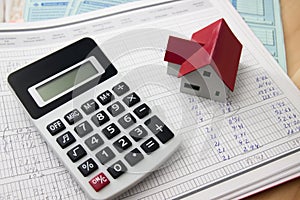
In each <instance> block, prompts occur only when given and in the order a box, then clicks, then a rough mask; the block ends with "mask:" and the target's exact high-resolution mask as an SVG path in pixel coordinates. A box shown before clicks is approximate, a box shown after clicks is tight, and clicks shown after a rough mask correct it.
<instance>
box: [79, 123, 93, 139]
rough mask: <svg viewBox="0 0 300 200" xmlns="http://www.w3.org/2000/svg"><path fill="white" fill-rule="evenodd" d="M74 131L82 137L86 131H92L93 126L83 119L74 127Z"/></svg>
mask: <svg viewBox="0 0 300 200" xmlns="http://www.w3.org/2000/svg"><path fill="white" fill-rule="evenodd" d="M74 131H75V132H76V133H77V135H78V136H79V137H83V136H85V135H87V134H88V133H90V132H92V131H93V128H92V126H91V125H90V124H89V123H88V122H87V121H84V122H82V123H81V124H79V125H78V126H76V127H75V128H74Z"/></svg>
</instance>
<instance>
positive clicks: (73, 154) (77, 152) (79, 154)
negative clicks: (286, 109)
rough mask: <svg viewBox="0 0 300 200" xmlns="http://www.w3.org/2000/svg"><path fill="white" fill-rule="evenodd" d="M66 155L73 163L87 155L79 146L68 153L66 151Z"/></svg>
mask: <svg viewBox="0 0 300 200" xmlns="http://www.w3.org/2000/svg"><path fill="white" fill-rule="evenodd" d="M67 154H68V156H69V158H70V159H71V160H72V161H73V162H76V161H78V160H80V159H81V158H83V157H84V156H86V154H87V153H86V151H85V150H84V148H83V147H82V146H81V145H80V144H79V145H77V146H75V147H74V148H73V149H71V150H70V151H68V153H67Z"/></svg>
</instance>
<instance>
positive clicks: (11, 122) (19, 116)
mask: <svg viewBox="0 0 300 200" xmlns="http://www.w3.org/2000/svg"><path fill="white" fill-rule="evenodd" d="M0 103H1V104H0V107H1V108H2V109H1V110H0V118H2V119H3V121H1V122H0V127H1V130H0V131H3V130H16V129H18V128H19V127H32V124H31V122H30V121H29V119H28V117H27V116H26V115H25V113H24V111H23V109H22V108H21V107H20V106H19V104H18V103H17V101H16V99H15V97H13V96H11V95H6V96H1V97H0Z"/></svg>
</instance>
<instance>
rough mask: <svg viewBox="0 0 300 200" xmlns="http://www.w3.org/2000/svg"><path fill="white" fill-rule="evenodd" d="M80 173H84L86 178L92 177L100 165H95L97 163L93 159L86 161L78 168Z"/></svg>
mask: <svg viewBox="0 0 300 200" xmlns="http://www.w3.org/2000/svg"><path fill="white" fill-rule="evenodd" d="M78 169H79V171H80V172H81V173H82V175H83V176H84V177H86V176H88V175H90V174H91V173H93V172H94V171H95V170H97V169H98V165H97V164H96V163H95V161H94V160H93V159H91V158H89V159H88V160H86V161H84V162H83V163H82V164H81V165H79V167H78Z"/></svg>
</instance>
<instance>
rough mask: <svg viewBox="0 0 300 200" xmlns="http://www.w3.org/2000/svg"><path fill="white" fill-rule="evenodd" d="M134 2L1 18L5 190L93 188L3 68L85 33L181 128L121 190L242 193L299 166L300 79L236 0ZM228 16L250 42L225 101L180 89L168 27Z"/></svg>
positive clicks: (52, 192) (51, 192) (52, 194)
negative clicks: (4, 21)
mask: <svg viewBox="0 0 300 200" xmlns="http://www.w3.org/2000/svg"><path fill="white" fill-rule="evenodd" d="M131 5H132V6H133V7H130V8H127V7H126V6H125V5H121V6H119V7H115V8H111V9H107V10H105V11H103V13H102V14H101V15H99V13H97V12H92V13H89V14H84V15H82V16H74V17H71V18H66V19H64V20H62V19H60V20H53V21H48V23H47V24H45V23H43V22H41V23H27V24H24V25H23V26H20V25H5V26H3V25H2V26H0V30H1V31H0V66H1V67H0V76H1V79H0V199H85V198H86V196H85V195H84V194H83V192H82V191H81V190H80V188H79V187H78V186H77V184H76V182H75V181H74V180H72V178H71V177H70V176H69V174H68V172H67V171H66V170H65V168H64V167H63V166H62V165H61V163H60V162H59V161H58V160H57V158H56V157H55V156H54V155H53V153H52V151H51V150H50V149H48V147H47V145H46V143H45V141H43V140H42V139H41V138H40V135H39V133H38V132H37V131H36V130H35V128H34V127H33V126H32V124H31V123H30V121H29V119H28V118H27V116H25V114H24V112H23V110H22V109H21V107H20V105H19V104H18V103H17V102H16V100H15V99H14V98H13V96H12V95H11V93H10V92H9V90H8V88H7V82H6V76H7V74H8V73H9V72H11V71H13V70H15V69H17V68H20V67H22V66H24V65H25V64H26V63H29V62H32V61H34V60H36V59H38V58H40V57H42V56H44V55H46V54H48V53H50V52H53V51H54V50H56V49H58V48H60V47H63V46H64V45H67V44H70V43H71V42H73V41H75V40H78V39H80V38H82V37H87V36H89V37H92V38H94V39H95V40H96V41H97V42H98V43H99V44H100V46H101V47H102V49H103V50H104V52H105V53H106V54H107V56H108V57H109V58H110V59H111V60H112V61H113V62H114V64H115V65H116V67H117V68H118V70H119V71H120V72H121V73H122V74H123V75H124V76H125V77H127V78H128V77H130V78H131V80H132V82H133V83H137V84H138V83H142V82H145V81H146V82H147V81H148V82H149V83H152V84H149V85H148V86H147V87H141V88H140V89H139V91H138V92H139V93H141V94H142V95H143V96H146V98H147V100H148V101H149V104H151V105H152V106H160V107H162V108H164V110H165V112H164V114H165V116H166V119H167V120H168V121H169V123H171V124H172V125H173V126H174V127H175V130H176V133H177V134H182V136H183V144H182V147H181V148H180V149H179V151H178V152H177V153H176V154H175V155H174V157H173V158H172V159H170V160H169V161H168V162H167V163H166V164H165V165H164V166H162V167H161V169H160V170H158V171H155V172H154V173H152V174H151V175H150V176H149V177H148V178H147V179H145V180H144V181H143V182H142V183H140V184H138V185H137V186H135V187H134V188H132V189H131V190H129V191H128V192H126V193H124V194H123V195H122V196H121V197H120V198H128V199H153V200H154V199H174V198H182V197H190V198H194V196H190V195H192V194H193V195H196V198H198V199H199V197H201V198H202V199H205V198H237V197H239V196H242V195H245V194H249V193H251V192H253V191H258V190H260V188H264V187H266V186H267V185H269V184H273V183H275V182H278V181H279V180H281V179H284V180H286V179H287V177H291V176H292V175H295V174H296V173H297V172H298V170H299V162H298V161H299V155H300V154H299V152H298V151H299V146H300V137H299V131H300V117H299V116H300V113H299V108H300V101H299V97H300V96H299V92H298V89H297V88H296V87H295V86H294V85H293V83H292V82H291V81H290V80H289V79H288V77H287V76H286V75H285V74H284V73H283V72H282V70H281V69H280V67H279V66H278V64H277V63H276V61H275V60H274V59H273V58H272V56H271V55H270V54H269V53H268V52H267V51H266V49H265V48H264V47H263V46H262V44H261V43H260V42H259V41H258V40H257V38H256V37H255V36H254V34H253V33H252V32H251V31H250V30H249V28H248V27H247V26H246V25H245V23H244V22H243V20H242V19H241V18H240V16H239V15H238V13H237V12H236V11H235V10H234V9H233V8H232V6H231V5H230V3H229V1H218V0H210V1H207V0H205V1H204V0H185V1H180V0H177V1H176V0H175V1H162V0H157V1H141V2H137V3H135V4H131ZM128 10H130V11H128ZM221 17H223V18H225V20H226V21H227V23H228V24H229V26H230V27H231V29H232V30H233V32H234V33H235V34H236V36H237V37H238V38H239V40H240V41H241V42H242V43H243V45H244V47H243V53H242V58H241V63H240V67H239V72H238V77H237V82H236V88H235V91H234V92H233V93H231V94H230V95H229V98H228V100H227V102H226V103H225V104H221V103H216V102H213V101H210V100H206V99H202V98H195V97H193V96H189V95H185V94H181V93H179V82H180V80H179V79H177V78H174V77H170V76H168V75H167V74H166V68H165V66H166V63H164V62H163V55H164V49H165V46H166V43H167V38H168V35H169V34H172V35H173V34H174V35H181V36H183V37H187V38H190V37H191V34H192V33H193V32H195V31H197V30H199V29H201V28H202V27H204V26H206V25H208V24H209V23H211V22H213V21H215V20H216V19H219V18H221ZM111 38H113V39H111ZM150 64H152V65H150ZM151 66H152V67H151ZM160 67H161V68H160ZM154 83H157V84H154ZM270 169H271V170H270ZM120 178H121V177H120Z"/></svg>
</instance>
